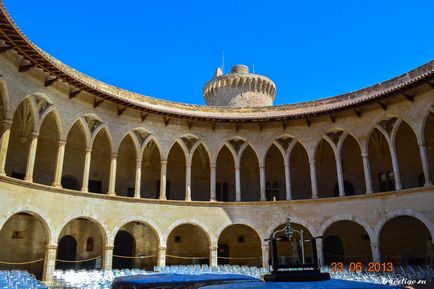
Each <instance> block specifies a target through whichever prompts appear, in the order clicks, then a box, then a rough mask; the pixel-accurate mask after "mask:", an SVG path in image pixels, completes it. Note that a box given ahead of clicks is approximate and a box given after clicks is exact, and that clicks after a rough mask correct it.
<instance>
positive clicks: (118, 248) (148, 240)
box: [113, 222, 159, 270]
mask: <svg viewBox="0 0 434 289" xmlns="http://www.w3.org/2000/svg"><path fill="white" fill-rule="evenodd" d="M158 245H159V243H158V236H157V233H156V232H155V231H154V230H153V228H152V227H150V226H149V225H147V224H144V223H140V222H130V223H128V224H125V225H123V226H122V227H121V228H120V230H119V231H118V233H117V234H116V237H115V244H114V250H113V268H115V269H122V268H140V269H145V270H152V269H153V267H154V266H155V265H157V255H158Z"/></svg>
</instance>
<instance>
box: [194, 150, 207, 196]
mask: <svg viewBox="0 0 434 289" xmlns="http://www.w3.org/2000/svg"><path fill="white" fill-rule="evenodd" d="M210 177H211V176H210V155H209V150H208V149H207V148H206V146H205V144H204V143H203V142H200V143H199V144H197V145H196V146H195V147H194V148H192V157H191V199H192V200H193V201H209V200H210V181H211V180H210Z"/></svg>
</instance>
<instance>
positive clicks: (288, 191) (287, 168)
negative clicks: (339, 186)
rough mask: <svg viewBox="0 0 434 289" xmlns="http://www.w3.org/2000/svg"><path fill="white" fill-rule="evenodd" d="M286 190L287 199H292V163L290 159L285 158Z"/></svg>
mask: <svg viewBox="0 0 434 289" xmlns="http://www.w3.org/2000/svg"><path fill="white" fill-rule="evenodd" d="M285 190H286V199H287V200H292V191H291V165H290V163H289V161H288V160H285Z"/></svg>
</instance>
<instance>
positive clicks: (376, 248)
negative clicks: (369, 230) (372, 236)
mask: <svg viewBox="0 0 434 289" xmlns="http://www.w3.org/2000/svg"><path fill="white" fill-rule="evenodd" d="M371 250H372V261H373V262H381V255H380V244H379V243H378V242H372V241H371Z"/></svg>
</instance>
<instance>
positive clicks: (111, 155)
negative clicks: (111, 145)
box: [110, 153, 118, 159]
mask: <svg viewBox="0 0 434 289" xmlns="http://www.w3.org/2000/svg"><path fill="white" fill-rule="evenodd" d="M110 157H111V159H116V158H117V157H118V153H111V154H110Z"/></svg>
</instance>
